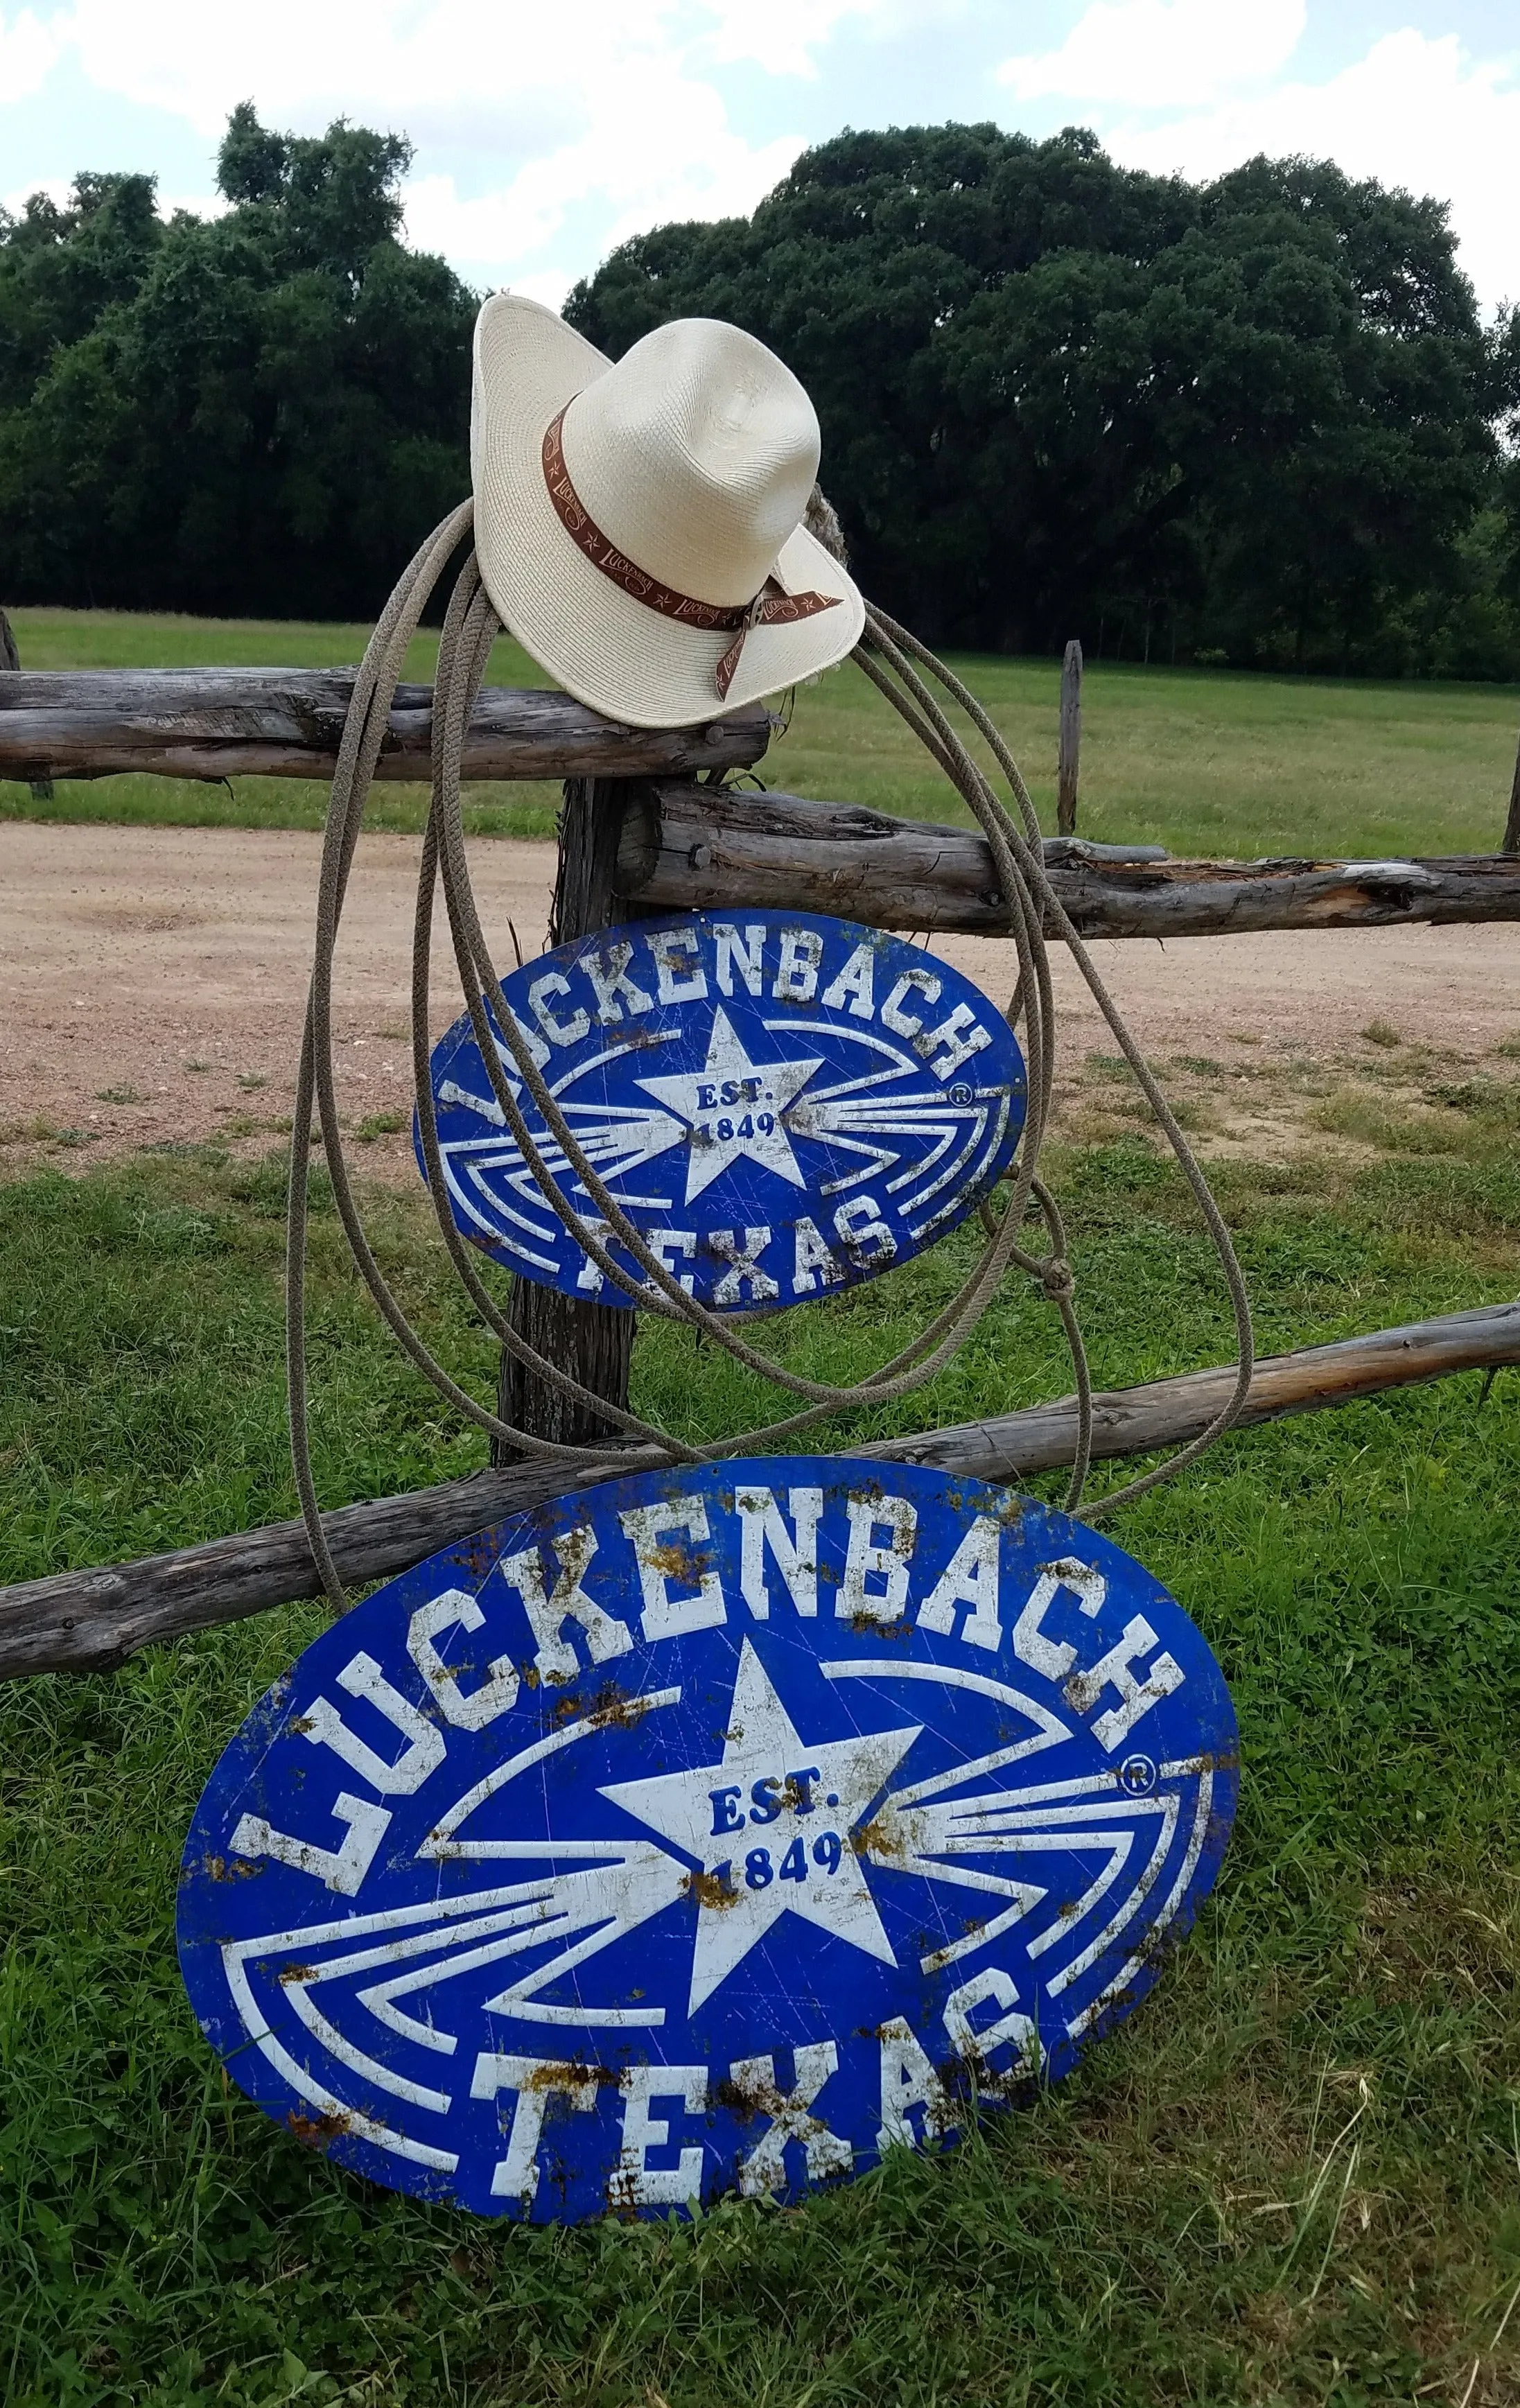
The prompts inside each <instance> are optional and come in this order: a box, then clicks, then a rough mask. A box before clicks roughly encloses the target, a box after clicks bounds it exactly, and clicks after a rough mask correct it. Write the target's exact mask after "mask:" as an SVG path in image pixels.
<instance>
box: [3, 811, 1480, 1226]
mask: <svg viewBox="0 0 1520 2408" xmlns="http://www.w3.org/2000/svg"><path fill="white" fill-rule="evenodd" d="M320 849H321V840H320V839H319V838H318V837H316V836H314V835H308V834H305V833H302V832H296V831H287V830H267V831H265V830H253V829H227V828H142V827H109V826H107V827H96V826H71V825H68V824H42V823H34V822H27V821H12V822H7V823H6V824H3V825H0V1167H4V1168H11V1169H19V1168H21V1167H22V1164H23V1162H25V1161H27V1160H29V1159H35V1158H36V1157H38V1156H42V1157H46V1158H48V1159H50V1160H55V1161H57V1162H59V1163H60V1164H63V1165H67V1164H69V1163H70V1162H75V1163H82V1162H84V1161H86V1160H100V1159H103V1158H107V1157H109V1156H111V1155H122V1154H133V1153H136V1152H137V1151H139V1150H143V1149H148V1150H152V1149H164V1148H172V1147H177V1146H180V1145H203V1144H207V1143H214V1144H217V1145H218V1146H222V1147H224V1148H226V1150H227V1151H228V1152H229V1153H232V1154H240V1155H256V1154H262V1153H265V1152H267V1151H268V1150H269V1149H270V1148H271V1147H272V1146H274V1145H277V1144H278V1143H279V1142H280V1140H281V1139H282V1138H283V1136H284V1135H285V1133H286V1131H287V1130H288V1127H289V1122H290V1114H291V1109H292V1097H293V1092H294V1072H295V1061H296V1054H297V1050H298V1047H299V1043H300V1033H301V1021H302V1015H303V1011H304V1008H305V1002H306V989H307V979H308V971H309V964H310V947H311V935H312V921H313V910H314V898H315V894H316V884H317V865H318V859H319V854H320ZM417 853H418V845H417V839H415V838H414V837H409V836H391V835H381V834H377V835H374V836H370V837H366V839H365V842H364V845H363V847H362V848H361V851H360V854H359V858H358V863H357V865H356V867H355V872H354V878H353V882H352V886H351V894H350V899H349V903H348V907H347V910H346V913H345V919H344V937H343V943H342V948H341V951H340V953H339V958H338V975H337V1015H336V1026H337V1064H338V1079H339V1093H340V1097H341V1099H342V1112H343V1120H344V1125H345V1128H346V1129H347V1130H348V1131H349V1133H350V1134H351V1136H353V1137H354V1138H355V1139H356V1140H357V1145H356V1161H357V1163H358V1165H359V1167H360V1168H364V1169H366V1170H368V1171H370V1172H371V1173H373V1174H377V1175H380V1176H381V1177H385V1178H388V1179H394V1180H402V1181H406V1180H409V1179H410V1178H411V1177H412V1176H413V1173H412V1170H411V1164H410V1141H409V1116H410V1107H411V1092H412V1082H411V1060H410V1046H409V1030H408V1012H409V1003H408V996H409V978H410V961H409V954H410V930H411V915H412V907H413V897H414V894H415V880H416V867H417ZM471 859H472V866H473V870H474V876H475V881H476V886H477V891H478V894H479V897H480V911H481V917H482V920H483V922H484V925H485V928H486V932H487V935H488V937H489V938H490V939H491V942H492V945H493V948H494V950H495V958H496V960H497V962H498V963H499V964H501V965H502V966H504V967H510V965H511V963H512V960H513V953H512V940H511V936H510V933H509V922H510V923H511V924H512V925H515V927H516V930H517V934H518V938H519V939H520V941H521V943H522V947H523V953H524V954H525V955H529V954H532V953H537V952H538V950H539V949H540V948H541V946H542V944H543V941H544V931H545V926H546V923H547V917H548V909H549V899H550V892H551V887H552V879H553V865H554V853H553V848H552V845H550V844H547V843H531V842H526V841H523V840H521V839H508V838H495V839H482V840H480V841H479V842H477V843H476V844H475V845H474V847H473V848H472V853H471ZM934 950H935V951H937V952H939V953H943V954H944V955H945V956H946V957H947V958H948V959H950V960H951V961H953V962H954V963H955V964H956V965H957V967H958V968H961V969H964V970H965V971H967V972H968V975H969V976H970V977H972V978H973V979H975V980H976V981H977V982H978V983H979V984H980V985H982V987H984V988H985V989H986V991H987V992H988V993H990V994H993V995H996V996H999V997H1001V996H1003V993H1004V991H1005V989H1007V988H1008V987H1009V986H1010V985H1011V978H1012V970H1013V962H1012V953H1011V947H1009V946H1007V945H1005V944H1001V943H998V942H997V941H995V940H993V939H984V938H973V937H955V938H948V939H941V940H940V941H939V943H938V944H937V945H936V946H935V947H934ZM435 951H436V963H437V968H436V974H435V978H434V982H433V1016H434V1029H435V1033H437V1031H438V1030H440V1029H441V1028H443V1027H444V1026H445V1025H447V1024H448V1023H449V1021H451V1020H452V1019H453V1018H454V1017H455V1016H456V1014H457V1012H458V1011H459V1008H460V1007H459V997H458V992H457V989H456V988H455V987H454V986H453V985H452V981H451V977H450V975H449V972H450V970H451V968H452V954H451V953H450V951H449V947H448V938H447V933H446V931H445V929H444V928H443V926H442V925H441V915H440V923H439V925H438V927H437V935H436V939H435ZM1093 951H1094V955H1095V958H1096V959H1097V963H1098V965H1099V968H1100V969H1101V971H1102V974H1103V976H1104V978H1105V979H1106V980H1108V981H1109V982H1111V985H1112V988H1113V991H1114V994H1115V995H1116V996H1117V997H1118V999H1119V1001H1120V1003H1121V1004H1122V1006H1123V1008H1124V1010H1125V1012H1126V1016H1127V1017H1128V1019H1129V1020H1130V1022H1131V1025H1133V1027H1134V1028H1135V1030H1136V1033H1137V1034H1138V1036H1139V1037H1140V1040H1141V1042H1142V1043H1143V1044H1144V1045H1145V1046H1146V1048H1147V1050H1148V1051H1149V1052H1150V1053H1151V1054H1152V1055H1153V1057H1154V1059H1155V1060H1156V1061H1157V1062H1158V1064H1159V1066H1160V1067H1161V1068H1162V1069H1163V1071H1164V1073H1165V1079H1166V1083H1167V1086H1168V1088H1169V1092H1171V1093H1174V1094H1177V1095H1179V1096H1181V1097H1182V1099H1183V1110H1184V1114H1185V1115H1186V1116H1187V1117H1188V1118H1189V1120H1190V1124H1191V1125H1192V1127H1193V1129H1194V1133H1195V1135H1196V1136H1197V1141H1198V1142H1199V1144H1200V1146H1201V1147H1202V1148H1203V1150H1204V1151H1206V1152H1212V1153H1219V1152H1224V1153H1229V1152H1253V1153H1257V1154H1260V1153H1262V1152H1266V1153H1269V1154H1270V1153H1275V1152H1280V1151H1283V1149H1291V1147H1292V1146H1294V1145H1295V1144H1297V1143H1298V1142H1307V1141H1311V1140H1312V1141H1314V1142H1316V1143H1324V1142H1325V1141H1326V1138H1325V1134H1324V1130H1323V1126H1322V1127H1321V1129H1320V1130H1319V1131H1318V1132H1316V1131H1315V1130H1314V1129H1313V1127H1312V1113H1313V1111H1314V1110H1315V1108H1316V1106H1320V1105H1322V1104H1323V1102H1324V1099H1325V1097H1326V1096H1327V1095H1329V1094H1331V1093H1332V1092H1333V1091H1334V1090H1335V1089H1336V1088H1337V1087H1338V1086H1339V1085H1341V1084H1343V1083H1344V1082H1345V1081H1346V1080H1348V1079H1351V1080H1354V1081H1355V1080H1360V1079H1363V1078H1366V1079H1367V1080H1369V1081H1372V1082H1376V1084H1377V1085H1378V1087H1379V1089H1380V1091H1383V1092H1386V1091H1387V1089H1388V1087H1389V1085H1390V1084H1392V1085H1394V1086H1395V1087H1397V1088H1398V1090H1399V1091H1400V1092H1405V1091H1407V1092H1409V1093H1411V1094H1412V1093H1414V1092H1416V1091H1417V1090H1418V1088H1419V1085H1420V1082H1421V1079H1422V1078H1423V1077H1424V1076H1425V1075H1427V1072H1428V1070H1429V1068H1430V1066H1431V1064H1433V1063H1437V1064H1441V1065H1448V1066H1449V1065H1462V1066H1479V1065H1482V1066H1484V1067H1486V1068H1490V1069H1493V1068H1496V1067H1498V1068H1500V1069H1501V1070H1502V1071H1503V1072H1504V1073H1506V1074H1508V1075H1510V1076H1513V1071H1512V1070H1511V1069H1510V1066H1509V1064H1508V1063H1504V1064H1502V1065H1497V1066H1496V1064H1495V1060H1494V1056H1495V1053H1496V1049H1497V1048H1498V1046H1499V1045H1500V1044H1501V1043H1502V1042H1503V1041H1504V1040H1506V1039H1513V1037H1514V1036H1515V1034H1516V1030H1517V1028H1520V929H1517V928H1514V927H1511V926H1495V927H1477V928H1441V929H1432V928H1410V929H1405V928H1396V929H1377V930H1365V931H1361V930H1358V931H1355V932H1347V933H1342V934H1320V933H1312V934H1304V935H1297V934H1295V935H1284V936H1251V937H1244V936H1242V937H1200V938H1192V939H1187V940H1185V941H1178V942H1176V943H1174V944H1172V945H1170V946H1169V947H1163V946H1162V945H1160V944H1155V943H1148V942H1147V943H1116V942H1109V943H1101V944H1097V945H1095V946H1094V948H1093ZM1054 975H1055V982H1056V996H1057V1001H1058V1005H1059V1010H1060V1015H1061V1050H1060V1056H1059V1077H1060V1099H1061V1110H1062V1117H1063V1119H1064V1120H1065V1122H1066V1124H1067V1125H1068V1127H1069V1128H1070V1129H1071V1130H1072V1132H1073V1133H1074V1134H1082V1135H1091V1136H1100V1135H1104V1134H1111V1133H1113V1131H1115V1130H1116V1129H1118V1128H1121V1127H1123V1126H1125V1125H1139V1111H1140V1107H1139V1099H1138V1097H1133V1095H1132V1091H1127V1090H1126V1081H1125V1077H1124V1075H1123V1071H1122V1066H1120V1065H1117V1064H1116V1062H1115V1059H1114V1056H1115V1053H1116V1049H1115V1047H1114V1044H1113V1040H1112V1038H1111V1035H1110V1033H1109V1031H1108V1030H1107V1028H1106V1027H1105V1025H1104V1023H1103V1021H1102V1019H1101V1017H1100V1015H1099V1013H1098V1011H1097V1006H1096V1005H1095V1004H1094V1003H1093V1001H1092V998H1091V997H1090V996H1089V995H1088V994H1087V991H1086V989H1085V987H1084V986H1083V984H1082V982H1081V981H1080V979H1079V978H1078V977H1077V974H1076V972H1075V970H1074V969H1073V968H1072V967H1071V965H1070V964H1069V963H1068V961H1067V959H1066V957H1065V956H1064V955H1063V954H1061V953H1056V955H1055V957H1054ZM1373 1025H1377V1026H1378V1027H1379V1029H1380V1031H1381V1032H1382V1033H1381V1034H1380V1036H1379V1037H1377V1038H1367V1037H1364V1036H1363V1034H1362V1031H1363V1030H1365V1029H1368V1028H1369V1027H1371V1026H1373ZM1323 1120H1324V1114H1323V1112H1322V1113H1321V1122H1322V1124H1323ZM1329 1141H1330V1142H1335V1143H1342V1142H1343V1143H1354V1142H1355V1138H1354V1137H1348V1138H1337V1137H1335V1136H1333V1135H1332V1136H1331V1138H1330V1140H1329Z"/></svg>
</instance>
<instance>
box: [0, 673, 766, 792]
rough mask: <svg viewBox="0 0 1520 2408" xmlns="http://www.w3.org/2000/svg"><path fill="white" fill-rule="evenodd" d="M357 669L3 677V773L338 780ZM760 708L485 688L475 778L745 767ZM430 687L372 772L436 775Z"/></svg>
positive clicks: (410, 692)
mask: <svg viewBox="0 0 1520 2408" xmlns="http://www.w3.org/2000/svg"><path fill="white" fill-rule="evenodd" d="M353 679H354V672H353V670H352V669H92V670H74V669H54V670H27V669H22V670H19V671H16V672H14V673H12V674H11V675H10V676H8V677H3V678H0V778H25V779H32V778H35V777H52V778H113V777H117V776H120V775H121V774H122V772H123V771H136V772H142V773H146V774H148V775H151V776H153V777H158V778H199V779H218V778H255V777H256V778H330V777H331V776H332V774H333V770H334V768H335V767H336V765H337V747H338V743H339V740H340V738H341V737H342V733H343V719H344V714H345V713H346V711H347V710H348V707H349V696H350V695H351V693H352V691H353ZM771 724H772V723H771V720H770V717H769V715H768V713H767V712H766V711H765V710H762V709H761V708H760V707H759V706H758V705H751V706H750V707H749V708H747V709H745V710H736V711H732V712H730V713H729V715H728V716H727V717H726V718H724V719H715V720H713V721H712V722H711V723H710V724H709V725H708V726H706V727H677V728H647V727H624V726H623V725H621V724H619V723H618V722H617V721H615V720H610V719H603V718H602V717H601V716H600V715H599V713H598V712H596V711H595V710H587V709H586V707H585V705H584V704H583V703H580V702H574V701H572V700H571V698H570V696H569V695H566V694H556V693H548V692H540V691H538V690H537V689H533V688H528V689H519V688H517V687H513V686H485V687H483V688H482V689H481V692H480V696H479V699H478V700H477V702H476V706H475V710H474V712H473V714H472V716H471V719H470V724H469V733H468V735H467V737H466V742H465V776H466V778H491V779H521V778H641V777H642V778H647V777H676V776H681V775H685V776H694V775H695V774H696V773H698V772H700V771H706V770H710V769H747V768H750V767H753V764H754V763H755V762H756V761H758V760H759V758H760V756H761V754H762V753H764V751H765V749H766V746H767V744H768V742H769V741H770V733H771ZM432 738H433V689H432V687H431V686H430V685H403V686H398V687H397V688H396V695H395V701H394V705H393V707H392V710H391V727H390V733H389V735H388V737H387V738H386V741H385V744H384V747H383V749H382V751H381V753H380V763H379V767H378V768H377V770H376V773H375V774H376V776H377V777H380V778H393V779H396V778H406V779H412V780H419V779H420V780H422V781H423V782H424V783H425V781H426V780H427V777H428V774H429V761H428V754H429V747H430V746H431V743H432Z"/></svg>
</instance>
